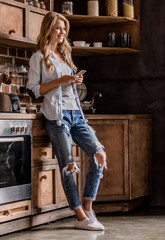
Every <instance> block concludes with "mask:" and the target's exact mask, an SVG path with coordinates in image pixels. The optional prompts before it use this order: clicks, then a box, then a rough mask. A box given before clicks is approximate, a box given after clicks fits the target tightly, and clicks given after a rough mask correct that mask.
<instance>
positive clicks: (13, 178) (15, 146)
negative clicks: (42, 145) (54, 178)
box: [0, 135, 31, 204]
mask: <svg viewBox="0 0 165 240" xmlns="http://www.w3.org/2000/svg"><path fill="white" fill-rule="evenodd" d="M30 149H31V143H30V136H29V135H27V136H26V135H25V136H16V137H0V204H4V203H9V202H14V201H18V200H23V199H29V198H31V151H30Z"/></svg>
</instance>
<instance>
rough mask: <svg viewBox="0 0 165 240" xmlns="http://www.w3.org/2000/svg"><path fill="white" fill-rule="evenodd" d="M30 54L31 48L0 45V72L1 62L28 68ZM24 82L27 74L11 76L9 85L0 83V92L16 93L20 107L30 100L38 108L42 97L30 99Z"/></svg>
mask: <svg viewBox="0 0 165 240" xmlns="http://www.w3.org/2000/svg"><path fill="white" fill-rule="evenodd" d="M32 54H33V52H32V51H31V50H26V49H16V48H10V47H5V46H0V74H1V72H2V71H1V69H2V67H3V63H4V64H6V65H9V66H11V67H12V64H14V65H15V66H17V67H18V66H21V65H23V66H25V67H26V68H27V70H28V67H29V58H30V57H31V55H32ZM9 69H10V68H9ZM3 71H4V68H3ZM26 83H27V75H24V76H17V77H14V78H12V83H11V84H10V85H8V84H4V83H0V92H5V93H14V94H17V95H18V96H19V100H20V106H21V107H26V105H27V104H29V103H30V101H32V103H34V104H35V105H36V106H37V108H38V110H39V109H40V106H41V102H42V98H39V99H30V97H29V95H28V94H27V92H26Z"/></svg>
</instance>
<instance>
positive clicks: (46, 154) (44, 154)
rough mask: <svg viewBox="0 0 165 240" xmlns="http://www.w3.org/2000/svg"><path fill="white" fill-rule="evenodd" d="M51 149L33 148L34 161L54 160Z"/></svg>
mask: <svg viewBox="0 0 165 240" xmlns="http://www.w3.org/2000/svg"><path fill="white" fill-rule="evenodd" d="M52 154H53V153H52V148H51V147H37V148H36V147H34V148H33V160H46V159H52V157H53V156H52Z"/></svg>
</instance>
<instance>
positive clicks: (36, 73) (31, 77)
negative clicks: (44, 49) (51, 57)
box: [26, 54, 42, 98]
mask: <svg viewBox="0 0 165 240" xmlns="http://www.w3.org/2000/svg"><path fill="white" fill-rule="evenodd" d="M41 59H42V58H40V57H39V56H38V55H37V54H33V55H32V57H31V58H30V61H29V66H30V69H29V72H28V82H27V85H26V88H28V89H30V90H32V92H33V93H34V96H35V97H36V98H38V97H40V96H41V95H40V77H41V64H40V63H41Z"/></svg>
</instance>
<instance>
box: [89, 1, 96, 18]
mask: <svg viewBox="0 0 165 240" xmlns="http://www.w3.org/2000/svg"><path fill="white" fill-rule="evenodd" d="M87 7H88V15H91V16H99V1H98V0H90V1H88V6H87Z"/></svg>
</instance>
